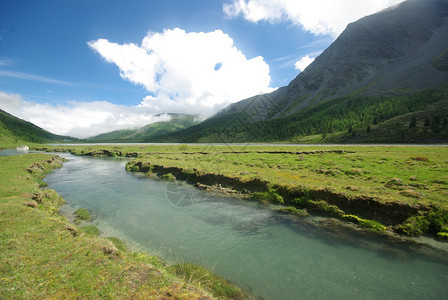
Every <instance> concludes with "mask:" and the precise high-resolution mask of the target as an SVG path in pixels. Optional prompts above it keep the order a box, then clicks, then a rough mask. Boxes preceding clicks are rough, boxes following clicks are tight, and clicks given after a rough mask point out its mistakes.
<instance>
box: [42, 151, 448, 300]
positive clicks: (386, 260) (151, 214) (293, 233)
mask: <svg viewBox="0 0 448 300" xmlns="http://www.w3.org/2000/svg"><path fill="white" fill-rule="evenodd" d="M61 156H64V157H66V158H68V159H69V160H68V161H67V162H65V163H64V167H63V168H61V169H57V170H54V171H53V172H52V173H51V174H49V175H48V176H47V177H46V179H45V181H46V182H47V183H48V185H49V188H53V189H55V190H56V191H57V192H58V193H59V194H60V195H62V196H63V197H64V198H65V200H66V201H67V204H66V205H64V206H63V207H62V213H63V214H66V215H70V214H72V213H73V212H74V210H75V209H77V208H80V207H83V208H87V209H88V210H89V211H90V212H91V214H92V216H93V220H92V223H93V224H94V225H96V226H97V227H98V228H99V229H100V230H101V231H102V232H103V233H104V234H105V235H107V236H116V237H119V238H121V239H122V240H124V241H125V242H126V243H127V244H128V245H129V246H130V247H131V248H132V249H134V250H138V251H147V252H149V253H151V254H155V255H157V256H159V257H161V258H163V259H164V260H165V261H167V262H168V263H177V262H182V261H188V262H194V263H197V264H200V265H203V266H205V267H207V268H209V269H210V270H212V271H214V272H215V273H217V274H219V275H222V276H224V277H225V278H227V279H229V280H230V281H232V282H234V283H235V284H237V285H238V286H240V287H241V288H243V289H244V290H246V291H248V292H250V293H251V294H253V295H254V296H256V297H259V298H261V299H329V298H332V299H405V298H406V299H443V298H446V297H447V295H448V264H447V262H446V260H443V259H442V260H439V258H438V257H432V256H431V255H430V254H428V255H424V254H422V253H421V252H418V253H416V252H414V251H413V250H415V249H417V248H420V247H417V246H415V245H412V244H406V243H395V242H393V241H391V240H390V239H387V238H384V237H371V236H365V235H363V234H360V233H359V232H356V231H353V230H349V229H344V227H341V226H339V225H338V224H335V223H334V222H333V221H331V219H324V218H318V217H307V218H304V219H300V218H295V217H292V216H288V215H283V214H279V213H277V212H275V210H273V209H272V208H267V207H265V206H261V204H259V203H257V202H251V201H247V200H242V199H239V198H234V197H230V196H225V195H222V194H217V193H213V192H206V191H201V190H198V189H196V188H194V187H192V186H190V185H187V184H182V183H175V182H174V183H172V182H171V183H170V182H165V181H160V180H156V179H149V178H148V177H146V176H144V175H143V174H138V173H129V172H126V171H125V164H126V162H127V160H126V159H118V158H91V157H76V156H72V155H69V154H62V155H61ZM436 252H437V251H436Z"/></svg>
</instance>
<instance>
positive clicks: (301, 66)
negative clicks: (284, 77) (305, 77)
mask: <svg viewBox="0 0 448 300" xmlns="http://www.w3.org/2000/svg"><path fill="white" fill-rule="evenodd" d="M314 59H315V57H309V56H308V55H305V56H304V57H302V58H301V59H300V60H299V61H297V62H296V63H295V67H296V70H299V71H300V72H302V71H303V70H305V69H306V67H308V66H309V65H310V64H311V63H312V62H313V61H314Z"/></svg>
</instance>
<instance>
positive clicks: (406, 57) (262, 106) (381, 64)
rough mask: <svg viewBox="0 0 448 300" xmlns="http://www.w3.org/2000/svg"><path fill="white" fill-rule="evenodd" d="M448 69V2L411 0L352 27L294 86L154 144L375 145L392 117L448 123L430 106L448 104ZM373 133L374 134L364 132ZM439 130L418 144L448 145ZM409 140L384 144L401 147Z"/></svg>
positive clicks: (243, 103) (394, 138) (244, 103)
mask: <svg viewBox="0 0 448 300" xmlns="http://www.w3.org/2000/svg"><path fill="white" fill-rule="evenodd" d="M447 65H448V0H408V1H405V2H403V3H401V4H399V5H397V6H395V7H392V8H389V9H386V10H384V11H381V12H379V13H377V14H373V15H370V16H367V17H365V18H362V19H360V20H358V21H356V22H354V23H352V24H349V25H348V26H347V28H346V30H345V31H344V32H343V33H342V34H341V35H340V36H339V37H338V38H337V39H336V41H335V42H334V43H333V44H332V45H330V47H328V48H327V49H326V50H325V51H324V52H323V53H322V54H321V55H320V56H319V57H317V58H316V59H315V61H314V62H313V63H312V64H311V65H310V66H308V68H306V69H305V70H304V71H303V72H301V73H300V74H299V75H298V76H297V77H296V78H295V79H294V80H292V81H291V83H290V84H289V85H288V86H286V87H282V88H279V89H278V90H276V91H274V92H272V93H270V94H264V95H258V96H254V97H251V98H248V99H246V100H243V101H240V102H237V103H235V104H232V105H230V106H229V107H227V108H226V109H224V110H222V111H221V112H219V113H218V114H217V115H216V116H215V117H213V118H211V119H208V120H206V121H204V122H203V123H201V124H198V125H197V126H193V127H191V128H188V129H186V130H184V131H180V132H178V133H175V134H167V135H165V136H161V137H157V138H155V139H154V140H155V141H171V142H174V141H177V142H206V141H210V142H232V141H234V142H251V141H303V139H302V138H303V137H304V136H314V135H321V137H320V139H319V141H330V139H329V135H336V133H338V134H337V135H338V136H339V137H340V138H341V139H342V140H341V139H340V140H339V142H341V141H342V142H344V141H347V142H348V141H352V142H354V141H363V140H366V141H372V140H375V139H373V138H372V135H373V131H372V129H373V128H377V125H380V124H381V123H383V122H386V121H388V120H390V119H392V118H396V117H399V116H402V115H403V116H404V115H407V114H409V113H414V112H421V113H422V114H432V115H431V116H430V117H429V118H430V119H435V120H438V119H445V118H446V115H444V114H443V113H442V112H437V110H431V109H430V106H431V105H435V103H437V102H441V103H442V102H444V101H446V95H445V93H446V91H447V87H448V68H447ZM441 124H442V123H440V126H442V125H441ZM384 126H385V127H387V126H388V125H387V123H385V124H384ZM358 128H359V129H358ZM367 128H370V132H369V133H370V136H364V135H363V134H361V131H362V130H367ZM434 130H435V132H432V131H431V130H429V131H428V130H422V131H420V132H419V133H420V134H421V136H420V137H419V138H418V140H420V141H425V140H427V141H440V142H444V141H445V142H446V141H448V140H447V139H446V137H445V136H444V135H443V132H444V131H443V130H442V128H439V129H434ZM348 131H350V134H351V135H350V136H347V135H346V134H343V133H344V132H347V133H348ZM439 131H440V132H439ZM356 132H358V133H359V134H358V138H357V139H355V138H354V137H353V136H352V134H354V133H356ZM391 132H392V131H391ZM433 133H434V134H435V135H434V134H433ZM322 136H325V139H324V140H322ZM401 136H402V134H401V133H400V135H399V136H397V135H394V134H391V135H390V136H388V137H387V136H386V137H382V138H381V139H379V140H378V141H380V140H381V141H383V142H399V141H402V140H403V138H402V137H401ZM305 140H306V139H305Z"/></svg>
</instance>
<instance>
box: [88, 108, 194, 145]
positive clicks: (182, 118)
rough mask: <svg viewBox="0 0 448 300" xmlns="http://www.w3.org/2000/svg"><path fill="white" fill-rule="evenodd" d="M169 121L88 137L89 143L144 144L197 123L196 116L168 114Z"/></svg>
mask: <svg viewBox="0 0 448 300" xmlns="http://www.w3.org/2000/svg"><path fill="white" fill-rule="evenodd" d="M168 115H169V116H170V117H171V119H170V120H169V121H163V122H155V123H151V124H148V125H146V126H143V127H141V128H138V129H126V130H116V131H112V132H108V133H103V134H99V135H96V136H93V137H89V138H88V139H87V141H89V142H123V143H125V142H127V143H144V142H147V141H148V140H150V139H151V138H153V137H155V136H158V135H163V134H167V133H172V132H176V131H179V130H182V129H185V128H188V127H190V126H193V125H195V124H197V123H198V117H197V116H196V115H188V114H179V113H168Z"/></svg>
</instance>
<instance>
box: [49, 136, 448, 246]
mask: <svg viewBox="0 0 448 300" xmlns="http://www.w3.org/2000/svg"><path fill="white" fill-rule="evenodd" d="M40 149H43V150H47V151H70V152H72V153H74V154H76V155H90V156H97V155H99V156H101V155H108V156H127V157H133V158H135V160H133V161H131V162H129V163H128V170H130V171H143V172H147V173H154V172H155V173H158V175H159V176H163V175H166V174H167V173H170V172H171V173H173V172H174V173H176V174H174V173H173V175H174V176H177V177H178V179H184V180H185V179H186V180H187V181H190V182H191V183H195V182H198V183H200V184H203V183H206V184H208V185H211V186H214V187H218V188H220V187H221V185H223V186H225V185H226V184H227V183H226V182H225V181H226V180H223V179H222V178H227V179H229V180H230V179H231V181H232V180H233V182H235V181H237V182H239V183H243V184H244V183H250V182H262V183H263V184H264V185H262V188H261V190H259V189H258V190H251V188H248V190H246V189H244V188H241V186H240V187H239V188H238V187H237V186H235V184H233V185H232V184H227V186H228V187H229V188H230V189H232V188H234V189H235V190H237V192H241V193H243V194H246V196H250V197H251V198H253V199H256V200H260V201H264V202H266V203H267V202H272V203H275V204H284V205H286V206H288V207H293V208H291V209H290V210H291V211H294V212H297V211H296V210H294V209H300V211H299V214H300V215H303V214H304V212H303V211H302V210H307V211H308V212H310V213H313V212H317V213H324V214H327V215H331V216H335V217H338V218H340V219H344V220H347V221H350V222H353V223H356V224H358V225H361V226H362V225H365V224H371V225H372V226H370V227H372V229H374V230H376V229H379V230H380V231H386V229H387V230H389V231H395V232H398V233H400V234H405V235H421V234H429V235H433V236H437V237H438V238H440V239H446V238H447V237H448V234H447V233H448V227H447V225H448V148H447V147H444V146H387V145H383V146H380V145H374V146H371V145H368V146H367V145H365V146H353V145H350V146H340V145H326V146H312V145H307V146H289V145H278V146H274V145H271V146H259V145H250V144H249V145H232V144H229V145H129V146H128V145H107V146H104V145H103V146H93V145H92V146H89V145H87V146H86V145H84V146H70V147H69V148H62V147H44V148H40ZM211 174H212V175H218V177H219V178H221V179H219V178H217V176H214V178H215V179H214V180H215V181H213V180H211V181H210V180H209V179H210V176H209V175H211ZM207 176H208V177H207ZM219 180H221V182H220V181H219ZM227 181H228V180H227ZM246 185H247V184H246ZM249 186H250V184H249ZM227 190H228V189H227ZM367 227H369V226H367ZM386 227H387V228H386Z"/></svg>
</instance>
